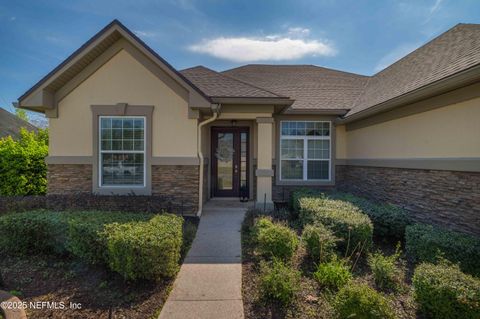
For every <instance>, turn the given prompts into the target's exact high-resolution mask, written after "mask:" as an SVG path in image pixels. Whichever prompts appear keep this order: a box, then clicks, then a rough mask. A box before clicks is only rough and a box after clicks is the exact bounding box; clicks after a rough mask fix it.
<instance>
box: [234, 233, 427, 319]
mask: <svg viewBox="0 0 480 319" xmlns="http://www.w3.org/2000/svg"><path fill="white" fill-rule="evenodd" d="M377 249H378V250H381V251H382V252H383V253H385V254H387V255H390V254H393V253H394V252H395V243H393V242H381V241H375V247H374V248H373V250H377ZM242 260H243V262H242V263H243V265H242V294H243V306H244V311H245V318H246V319H257V318H273V319H280V318H282V319H283V318H292V319H293V318H295V319H303V318H335V312H334V310H333V308H332V306H331V301H332V300H333V298H334V294H333V293H329V292H328V291H325V290H323V289H322V288H321V287H320V286H319V284H318V283H317V282H316V281H315V280H314V279H313V272H314V271H315V269H314V268H315V266H314V263H313V261H312V260H310V259H309V257H308V256H307V255H306V252H305V249H304V248H302V247H300V248H299V249H298V251H297V253H296V255H295V256H294V259H293V266H294V267H295V268H296V269H299V270H300V271H301V274H302V276H301V282H300V289H299V293H298V295H297V298H296V301H295V302H294V303H293V304H292V305H290V306H288V307H286V308H284V307H282V306H281V305H279V304H275V303H272V302H269V301H268V300H267V301H266V300H262V299H261V297H260V296H259V273H260V261H261V257H260V256H258V255H256V254H255V252H254V246H253V245H252V243H251V241H250V238H249V235H248V232H245V230H244V231H242ZM412 269H413V267H412V265H410V264H407V269H406V276H405V277H406V279H405V287H404V289H402V291H400V292H395V293H393V292H388V291H382V292H383V293H384V294H386V295H387V296H388V297H389V298H390V299H391V300H392V306H393V307H394V309H395V312H396V315H397V317H398V318H401V319H404V318H421V316H420V315H418V314H417V310H416V304H415V301H414V300H413V295H412V290H411V286H410V285H411V282H410V280H411V275H412ZM353 273H354V277H355V280H359V281H364V282H366V283H368V285H370V286H371V287H374V288H375V283H374V280H373V277H372V275H371V273H370V270H369V267H368V265H367V262H366V258H361V259H360V260H359V261H358V263H357V265H356V267H355V269H354V272H353ZM377 290H378V289H377Z"/></svg>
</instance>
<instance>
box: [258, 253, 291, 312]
mask: <svg viewBox="0 0 480 319" xmlns="http://www.w3.org/2000/svg"><path fill="white" fill-rule="evenodd" d="M299 282H300V272H299V271H297V270H295V269H292V268H291V267H290V266H287V265H285V264H284V263H283V262H281V261H279V260H276V259H274V260H273V263H272V264H267V263H265V262H262V264H261V272H260V295H261V296H262V298H263V299H264V300H267V301H270V300H273V301H276V302H279V303H281V304H282V305H288V304H290V303H292V302H293V300H294V299H295V293H296V292H297V290H298V289H299Z"/></svg>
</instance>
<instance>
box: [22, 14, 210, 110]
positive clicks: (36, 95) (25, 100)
mask: <svg viewBox="0 0 480 319" xmlns="http://www.w3.org/2000/svg"><path fill="white" fill-rule="evenodd" d="M114 32H118V33H119V34H120V35H121V36H123V37H124V38H126V39H127V40H129V41H130V42H131V43H133V44H135V45H136V46H137V48H139V49H141V51H142V52H143V53H144V54H145V55H147V57H149V58H150V59H152V60H153V61H155V62H157V64H158V65H159V66H160V67H161V68H162V69H163V71H165V72H166V73H167V74H168V75H170V76H171V77H172V78H173V79H174V80H175V81H177V82H178V83H179V84H180V85H181V86H183V87H185V88H187V89H188V91H189V94H190V103H191V104H193V105H192V106H197V107H209V106H210V104H211V103H212V101H211V100H210V98H209V97H208V96H207V95H206V94H205V93H203V91H201V90H200V89H199V88H198V87H196V86H195V85H194V84H193V83H192V82H191V81H190V80H188V79H187V78H185V77H184V76H183V75H182V74H181V73H180V72H178V71H177V70H176V69H175V68H173V66H171V65H170V64H169V63H168V62H167V61H165V60H164V59H163V58H162V57H161V56H159V55H158V54H157V53H156V52H155V51H154V50H153V49H151V48H150V47H149V46H148V45H147V44H146V43H145V42H143V41H142V40H141V39H140V38H139V37H137V36H136V35H135V34H134V33H133V32H132V31H130V30H129V29H128V28H127V27H125V26H124V25H123V24H122V23H121V22H120V21H118V20H113V21H112V22H111V23H109V24H108V25H107V26H106V27H104V28H103V29H102V30H100V31H99V32H97V34H95V35H94V36H93V37H92V38H90V39H89V40H88V41H87V42H85V43H84V44H83V45H82V46H81V47H80V48H79V49H77V50H76V51H75V52H73V53H72V54H71V55H70V56H69V57H67V58H66V59H65V60H64V61H63V62H62V63H60V64H59V65H58V66H57V67H55V68H54V69H53V70H52V71H51V72H49V73H48V74H47V75H45V76H44V77H43V78H42V79H41V80H39V81H38V82H37V83H36V84H35V85H34V86H32V87H31V88H30V89H29V90H27V91H26V92H25V93H24V94H23V95H22V96H20V97H19V98H18V107H19V108H23V109H34V110H36V111H38V112H48V111H49V110H53V109H55V108H56V105H55V102H54V99H53V93H54V92H49V91H48V90H47V89H46V87H47V86H48V84H49V83H51V81H53V80H54V79H56V78H57V77H58V76H60V75H61V74H62V73H63V72H64V71H66V70H68V68H69V67H70V66H72V65H73V64H74V63H75V62H77V61H78V60H79V59H80V58H81V57H82V56H83V55H84V54H85V52H88V51H90V50H92V49H93V48H95V46H96V45H97V43H99V42H100V41H101V40H102V39H104V38H105V37H107V36H109V35H111V34H112V33H114Z"/></svg>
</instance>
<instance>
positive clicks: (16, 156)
mask: <svg viewBox="0 0 480 319" xmlns="http://www.w3.org/2000/svg"><path fill="white" fill-rule="evenodd" d="M47 155H48V131H47V130H42V129H39V130H38V133H35V132H29V131H27V130H26V129H23V128H22V129H21V131H20V138H19V139H18V140H14V139H13V138H12V137H10V136H8V137H5V138H2V139H0V180H1V183H0V195H41V194H45V193H46V190H47V167H46V164H45V157H46V156H47Z"/></svg>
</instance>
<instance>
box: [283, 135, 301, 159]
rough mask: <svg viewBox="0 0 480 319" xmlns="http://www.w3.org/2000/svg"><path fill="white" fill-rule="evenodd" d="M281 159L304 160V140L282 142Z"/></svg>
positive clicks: (284, 140)
mask: <svg viewBox="0 0 480 319" xmlns="http://www.w3.org/2000/svg"><path fill="white" fill-rule="evenodd" d="M281 151H282V153H281V158H282V159H300V158H303V140H286V139H282V141H281Z"/></svg>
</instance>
